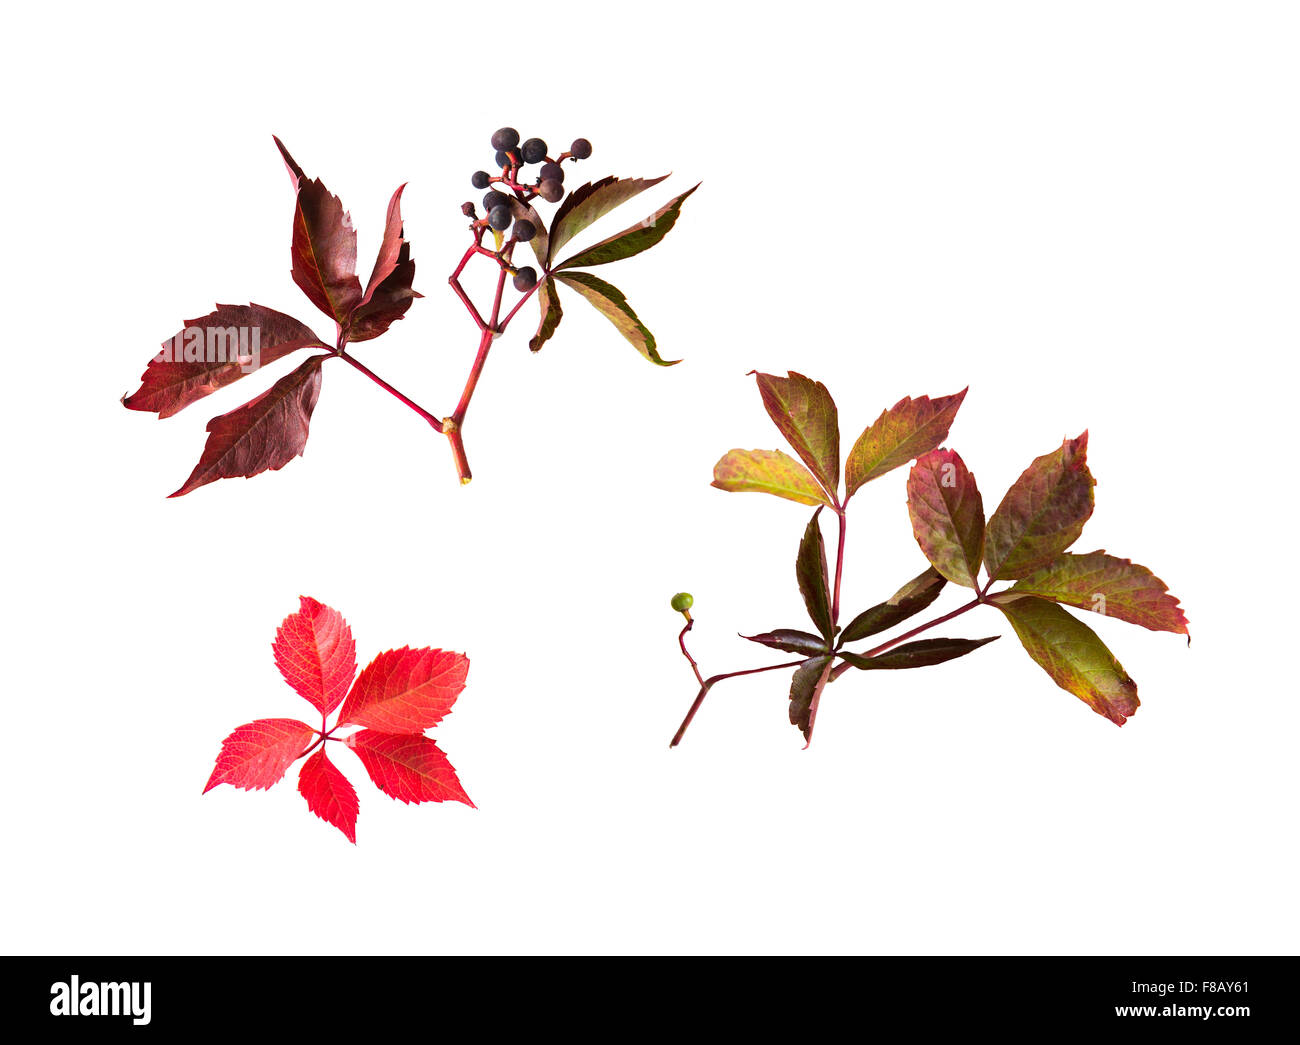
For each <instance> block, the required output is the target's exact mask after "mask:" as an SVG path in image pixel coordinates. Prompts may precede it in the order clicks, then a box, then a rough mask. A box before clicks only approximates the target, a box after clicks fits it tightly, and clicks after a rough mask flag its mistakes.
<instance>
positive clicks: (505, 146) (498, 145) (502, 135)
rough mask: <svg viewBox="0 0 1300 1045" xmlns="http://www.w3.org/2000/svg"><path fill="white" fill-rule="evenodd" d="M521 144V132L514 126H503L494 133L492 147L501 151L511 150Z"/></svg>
mask: <svg viewBox="0 0 1300 1045" xmlns="http://www.w3.org/2000/svg"><path fill="white" fill-rule="evenodd" d="M518 144H519V132H518V131H517V130H515V129H514V128H513V127H502V128H501V129H500V130H499V131H497V132H496V133H495V134H494V135H492V148H494V149H497V150H498V151H500V152H509V151H510V150H511V149H513V148H514V147H515V146H516V145H518Z"/></svg>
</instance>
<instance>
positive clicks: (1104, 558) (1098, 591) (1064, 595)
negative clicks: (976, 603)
mask: <svg viewBox="0 0 1300 1045" xmlns="http://www.w3.org/2000/svg"><path fill="white" fill-rule="evenodd" d="M1021 595H1035V596H1037V597H1038V598H1040V599H1050V600H1051V601H1052V602H1060V603H1064V604H1066V605H1067V606H1075V607H1078V608H1079V609H1081V610H1092V611H1093V612H1094V613H1100V614H1102V615H1103V616H1106V617H1115V618H1116V619H1118V620H1123V621H1128V622H1129V623H1130V624H1140V625H1141V626H1142V627H1144V628H1148V629H1150V630H1151V631H1172V632H1174V633H1176V634H1179V635H1186V634H1187V633H1188V632H1187V617H1186V616H1185V615H1184V614H1183V611H1182V608H1181V607H1180V606H1179V605H1178V600H1177V599H1176V598H1175V597H1174V596H1172V595H1170V594H1169V588H1168V586H1167V585H1166V584H1165V582H1164V581H1162V580H1161V579H1160V578H1159V577H1157V576H1156V575H1155V574H1154V573H1152V572H1151V571H1150V570H1148V569H1147V568H1146V567H1145V566H1139V565H1138V564H1137V563H1135V562H1131V561H1130V560H1128V559H1121V558H1118V557H1117V556H1114V555H1107V554H1106V553H1105V552H1104V551H1095V552H1088V553H1087V554H1086V555H1071V554H1069V553H1066V554H1064V555H1062V556H1061V557H1060V558H1058V559H1055V560H1053V561H1052V562H1051V563H1049V564H1048V565H1046V566H1044V567H1042V568H1041V569H1038V570H1035V571H1034V572H1033V573H1031V574H1029V576H1027V577H1023V578H1021V579H1020V580H1018V581H1016V583H1015V584H1013V585H1012V586H1011V587H1010V588H1008V589H1007V590H1006V591H1005V592H1001V593H999V594H998V595H995V596H994V597H993V601H994V602H997V603H1002V602H1007V603H1009V602H1011V601H1013V600H1014V599H1016V598H1018V597H1019V596H1021Z"/></svg>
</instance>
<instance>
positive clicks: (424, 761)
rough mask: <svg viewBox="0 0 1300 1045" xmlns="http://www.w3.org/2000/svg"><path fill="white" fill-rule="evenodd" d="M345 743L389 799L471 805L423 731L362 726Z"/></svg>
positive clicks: (449, 768)
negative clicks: (384, 730)
mask: <svg viewBox="0 0 1300 1045" xmlns="http://www.w3.org/2000/svg"><path fill="white" fill-rule="evenodd" d="M344 743H345V744H346V745H347V746H348V747H350V748H351V749H352V750H353V751H355V752H356V753H357V757H358V758H360V759H361V764H362V765H363V766H365V767H366V772H367V773H369V774H370V779H371V780H373V781H374V782H375V786H376V787H377V788H379V790H380V791H382V792H383V793H384V794H386V795H388V796H389V797H390V798H395V799H397V800H398V801H399V802H406V803H407V804H408V805H409V804H411V803H414V802H446V801H452V802H464V803H465V804H466V805H467V806H470V807H473V806H474V803H473V802H471V801H470V800H469V795H467V794H466V793H465V789H464V788H463V787H461V785H460V780H459V779H458V778H457V777H456V770H455V769H454V768H453V767H452V764H451V763H450V762H449V761H447V756H446V755H444V754H443V753H442V749H441V748H439V747H438V745H437V744H435V743H434V742H433V741H432V740H430V739H429V738H428V737H426V736H424V735H423V734H412V735H402V734H396V733H379V732H376V731H375V730H372V729H363V730H361V731H360V732H358V733H352V734H350V735H349V736H348V738H347V739H346V740H345V741H344Z"/></svg>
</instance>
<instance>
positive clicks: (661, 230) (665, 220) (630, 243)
mask: <svg viewBox="0 0 1300 1045" xmlns="http://www.w3.org/2000/svg"><path fill="white" fill-rule="evenodd" d="M699 187H700V183H697V184H696V185H694V186H693V187H692V188H689V189H687V190H686V191H685V192H683V193H682V194H681V195H680V196H674V197H673V198H672V199H671V200H669V201H668V202H667V203H665V204H664V205H663V206H662V207H660V208H659V209H658V210H657V211H655V212H654V213H653V214H651V215H650V216H649V217H648V218H644V219H642V220H641V221H639V222H637V223H636V224H635V225H633V226H632V227H631V228H627V229H624V230H623V231H622V232H616V233H614V235H612V236H610V237H609V238H608V239H603V240H601V241H600V242H599V243H597V244H595V245H594V246H591V247H588V248H587V249H586V250H581V251H579V252H578V253H577V254H575V255H573V257H571V258H567V259H566V260H564V261H562V262H560V264H559V265H557V266H556V268H555V270H556V271H557V272H558V271H559V270H560V269H570V268H585V267H587V266H590V265H608V264H609V263H610V262H611V261H622V260H623V259H624V258H630V257H633V256H634V255H637V254H640V253H641V252H642V251H644V250H649V249H650V248H651V247H653V246H655V244H657V243H658V242H659V241H660V240H662V239H663V238H664V237H665V236H667V235H668V233H669V232H671V231H672V227H673V226H674V225H676V224H677V217H678V215H679V214H681V211H682V204H683V203H685V202H686V198H687V197H688V196H690V194H691V193H692V192H694V191H695V190H696V189H698V188H699ZM557 249H558V248H556V247H554V246H552V247H551V250H552V252H554V251H555V250H557Z"/></svg>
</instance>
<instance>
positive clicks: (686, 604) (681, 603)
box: [672, 591, 695, 613]
mask: <svg viewBox="0 0 1300 1045" xmlns="http://www.w3.org/2000/svg"><path fill="white" fill-rule="evenodd" d="M672 605H673V609H675V610H676V611H677V612H678V613H685V612H686V611H687V610H689V609H690V608H691V607H692V606H694V605H695V596H693V595H692V594H691V593H690V592H688V591H679V592H678V593H677V594H676V595H674V596H673V604H672Z"/></svg>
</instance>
